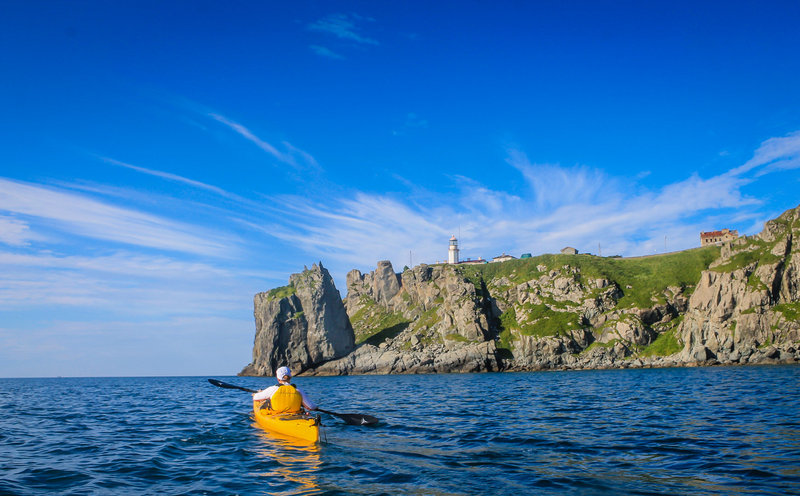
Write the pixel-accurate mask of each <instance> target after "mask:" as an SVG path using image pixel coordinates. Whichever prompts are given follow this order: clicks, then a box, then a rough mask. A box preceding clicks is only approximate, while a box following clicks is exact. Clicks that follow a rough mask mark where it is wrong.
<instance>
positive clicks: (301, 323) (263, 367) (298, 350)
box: [239, 262, 355, 376]
mask: <svg viewBox="0 0 800 496" xmlns="http://www.w3.org/2000/svg"><path fill="white" fill-rule="evenodd" d="M254 315H255V320H256V337H255V344H254V346H253V361H252V362H251V363H250V364H248V365H247V366H246V367H245V368H244V369H243V370H242V371H241V372H240V373H239V375H255V376H270V375H272V374H273V373H274V371H275V370H276V369H277V368H278V367H280V366H282V365H288V366H289V367H291V369H292V370H293V371H294V373H295V374H299V373H301V372H303V371H305V370H308V369H310V368H313V367H316V366H318V365H320V364H322V363H324V362H327V361H329V360H334V359H337V358H340V357H343V356H345V355H347V354H348V353H350V352H351V351H353V349H354V348H355V343H354V335H353V328H352V326H351V325H350V320H349V319H348V318H347V313H346V312H345V308H344V304H343V302H342V297H341V295H340V294H339V291H338V290H337V289H336V287H335V286H334V284H333V279H332V278H331V276H330V274H329V273H328V270H327V269H326V268H324V267H323V266H322V262H320V263H319V265H317V264H314V265H313V266H312V267H311V269H306V270H304V271H303V272H301V273H299V274H292V275H291V276H290V277H289V285H288V286H283V287H281V288H276V289H273V290H271V291H268V292H266V293H258V294H257V295H256V296H255V299H254Z"/></svg>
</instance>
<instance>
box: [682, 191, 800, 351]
mask: <svg viewBox="0 0 800 496" xmlns="http://www.w3.org/2000/svg"><path fill="white" fill-rule="evenodd" d="M799 236H800V207H798V208H796V209H793V210H789V211H787V212H785V213H784V214H783V215H781V216H780V217H779V218H777V219H775V220H771V221H769V222H767V224H766V226H765V228H764V230H763V231H762V232H761V233H760V234H759V235H757V236H755V237H752V238H739V239H738V240H736V241H735V242H733V243H732V244H730V245H727V246H726V247H725V248H724V249H723V251H722V255H721V256H720V258H719V259H718V260H716V261H715V262H714V263H712V264H711V266H710V267H709V270H707V271H704V272H703V274H702V277H701V278H700V282H699V283H698V285H697V290H696V291H695V292H694V294H693V295H692V297H691V299H690V300H689V308H688V310H687V312H686V317H685V319H684V321H683V323H682V324H681V326H680V327H679V328H678V335H679V336H680V339H681V341H682V342H683V343H684V347H683V350H682V352H681V354H680V359H681V360H683V361H709V360H715V361H720V362H734V363H738V362H750V361H756V362H757V361H763V360H764V359H779V360H780V359H783V360H791V359H793V358H794V357H795V356H796V354H797V352H796V350H795V348H797V347H798V345H800V322H799V321H798V317H799V316H800V303H799V302H798V301H799V300H800V298H798V295H799V294H800V238H799Z"/></svg>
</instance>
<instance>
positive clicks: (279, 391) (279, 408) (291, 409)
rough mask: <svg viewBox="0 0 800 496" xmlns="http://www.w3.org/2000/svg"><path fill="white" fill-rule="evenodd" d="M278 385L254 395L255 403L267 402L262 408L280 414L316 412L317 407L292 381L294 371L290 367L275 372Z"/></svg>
mask: <svg viewBox="0 0 800 496" xmlns="http://www.w3.org/2000/svg"><path fill="white" fill-rule="evenodd" d="M275 378H276V379H278V384H276V385H274V386H270V387H268V388H267V389H262V390H261V391H259V392H257V393H253V401H266V403H265V404H264V405H262V406H261V408H267V409H269V410H272V411H275V412H280V413H284V412H285V413H299V412H300V411H301V410H302V409H303V408H305V409H306V410H307V411H310V410H316V409H317V405H315V404H314V402H312V401H311V400H310V399H308V397H307V396H306V395H305V394H304V393H303V391H301V390H299V389H298V388H297V386H295V385H294V384H290V383H289V381H291V380H292V371H291V370H290V369H289V367H280V368H278V370H277V371H276V372H275Z"/></svg>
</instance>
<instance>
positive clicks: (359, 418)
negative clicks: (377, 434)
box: [208, 379, 379, 425]
mask: <svg viewBox="0 0 800 496" xmlns="http://www.w3.org/2000/svg"><path fill="white" fill-rule="evenodd" d="M208 382H210V383H211V384H213V385H215V386H217V387H221V388H224V389H240V390H242V391H247V392H248V393H257V392H258V391H256V390H255V389H248V388H246V387H242V386H235V385H233V384H228V383H227V382H222V381H218V380H216V379H209V380H208ZM317 411H320V412H322V413H327V414H328V415H333V416H334V417H339V418H340V419H342V420H344V421H345V423H346V424H350V425H373V424H377V423H378V422H379V420H378V419H377V418H376V417H373V416H372V415H363V414H361V413H336V412H330V411H328V410H323V409H322V408H317Z"/></svg>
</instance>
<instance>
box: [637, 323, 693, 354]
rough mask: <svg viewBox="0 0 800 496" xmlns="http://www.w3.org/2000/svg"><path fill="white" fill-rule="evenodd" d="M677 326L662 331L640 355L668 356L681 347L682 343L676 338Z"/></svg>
mask: <svg viewBox="0 0 800 496" xmlns="http://www.w3.org/2000/svg"><path fill="white" fill-rule="evenodd" d="M677 331H678V328H677V326H676V327H674V328H672V329H670V330H669V331H666V332H663V333H661V334H659V335H658V337H657V338H656V339H655V341H653V342H652V343H650V344H649V345H648V346H647V347H646V348H645V349H644V350H642V352H641V353H640V355H641V356H669V355H673V354H675V353H677V352H679V351H681V350H682V349H683V345H682V344H681V343H680V341H679V340H678V335H677Z"/></svg>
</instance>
